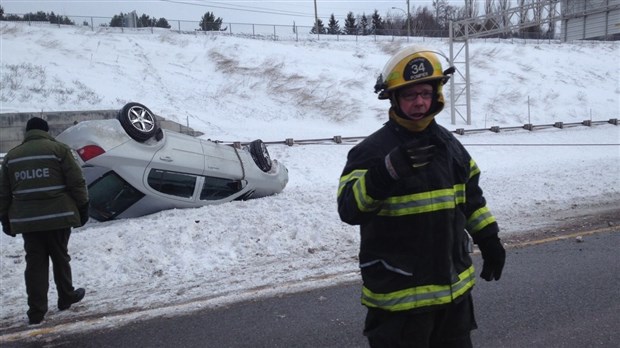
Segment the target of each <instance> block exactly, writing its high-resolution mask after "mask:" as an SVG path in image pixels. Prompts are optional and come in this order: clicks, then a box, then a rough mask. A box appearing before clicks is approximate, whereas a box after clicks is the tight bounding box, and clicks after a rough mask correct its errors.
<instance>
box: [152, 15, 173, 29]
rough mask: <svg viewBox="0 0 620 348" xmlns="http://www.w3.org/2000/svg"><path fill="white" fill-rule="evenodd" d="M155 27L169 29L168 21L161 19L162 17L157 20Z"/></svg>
mask: <svg viewBox="0 0 620 348" xmlns="http://www.w3.org/2000/svg"><path fill="white" fill-rule="evenodd" d="M155 26H156V27H157V28H166V29H170V24H168V21H167V20H166V18H163V17H162V18H160V19H158V20H157V23H155Z"/></svg>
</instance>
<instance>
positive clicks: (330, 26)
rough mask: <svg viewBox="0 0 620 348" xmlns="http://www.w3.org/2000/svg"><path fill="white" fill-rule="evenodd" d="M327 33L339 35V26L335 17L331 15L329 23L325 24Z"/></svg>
mask: <svg viewBox="0 0 620 348" xmlns="http://www.w3.org/2000/svg"><path fill="white" fill-rule="evenodd" d="M327 33H328V34H331V35H338V34H340V25H339V24H338V21H337V20H336V17H334V14H333V13H332V15H331V16H330V17H329V23H327Z"/></svg>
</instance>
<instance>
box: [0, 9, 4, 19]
mask: <svg viewBox="0 0 620 348" xmlns="http://www.w3.org/2000/svg"><path fill="white" fill-rule="evenodd" d="M2 19H4V8H2V6H0V20H2Z"/></svg>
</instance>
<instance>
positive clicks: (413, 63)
mask: <svg viewBox="0 0 620 348" xmlns="http://www.w3.org/2000/svg"><path fill="white" fill-rule="evenodd" d="M437 55H441V56H443V57H444V58H445V56H444V55H443V54H441V53H439V52H436V51H432V50H429V49H426V48H423V47H419V46H410V47H406V48H404V49H402V50H400V51H399V52H397V53H396V54H395V55H394V56H393V57H392V58H391V59H390V60H389V61H388V62H387V64H386V65H385V67H384V68H383V72H382V73H381V75H379V77H378V78H377V83H376V84H375V93H379V99H389V98H390V95H391V93H392V92H393V91H395V90H397V89H400V88H402V87H405V86H409V85H413V84H418V83H429V84H433V85H435V84H436V85H437V87H438V88H437V89H435V90H440V88H439V87H441V86H443V85H444V84H445V83H446V82H448V80H449V79H450V76H451V75H452V74H453V73H454V67H450V68H448V69H447V70H445V71H443V70H442V68H441V62H440V61H439V58H438V57H437Z"/></svg>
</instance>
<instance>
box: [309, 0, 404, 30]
mask: <svg viewBox="0 0 620 348" xmlns="http://www.w3.org/2000/svg"><path fill="white" fill-rule="evenodd" d="M407 1H409V0H407ZM314 30H315V31H316V34H317V35H319V34H320V33H319V15H318V13H317V11H316V0H314Z"/></svg>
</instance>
